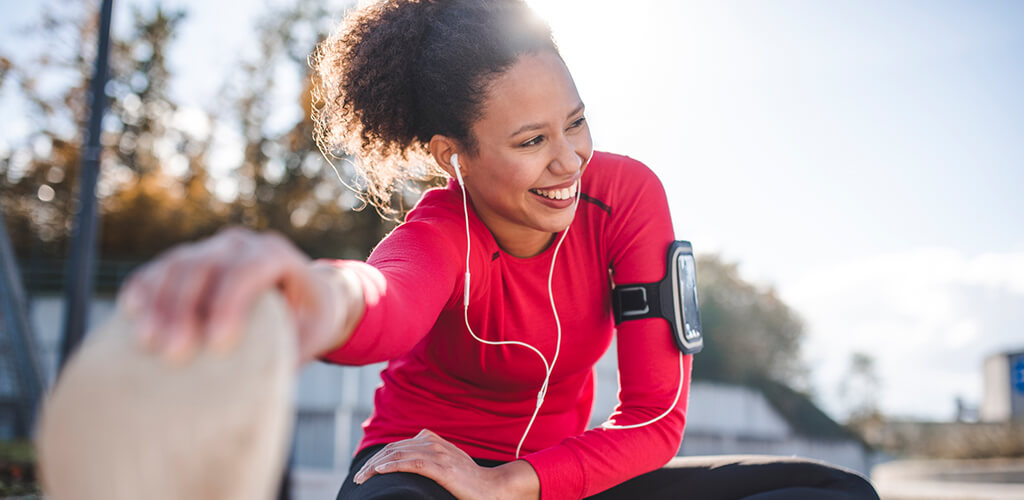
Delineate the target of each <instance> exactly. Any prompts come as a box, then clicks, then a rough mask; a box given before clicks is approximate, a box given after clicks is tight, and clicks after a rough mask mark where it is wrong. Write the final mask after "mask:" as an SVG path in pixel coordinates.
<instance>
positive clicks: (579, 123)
mask: <svg viewBox="0 0 1024 500" xmlns="http://www.w3.org/2000/svg"><path fill="white" fill-rule="evenodd" d="M585 121H587V117H585V116H581V117H580V119H579V120H576V121H574V122H572V124H571V125H569V128H580V127H582V126H583V122H585Z"/></svg>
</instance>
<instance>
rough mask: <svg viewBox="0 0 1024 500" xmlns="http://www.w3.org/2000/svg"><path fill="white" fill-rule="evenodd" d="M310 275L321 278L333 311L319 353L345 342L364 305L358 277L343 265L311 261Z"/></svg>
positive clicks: (357, 323) (319, 354) (353, 328)
mask: <svg viewBox="0 0 1024 500" xmlns="http://www.w3.org/2000/svg"><path fill="white" fill-rule="evenodd" d="M312 267H313V271H314V274H315V275H317V277H318V278H320V279H322V280H323V281H324V282H325V284H326V288H327V289H328V290H329V293H328V296H329V297H330V298H329V299H327V300H328V304H327V308H328V309H329V310H330V311H333V314H331V315H329V317H330V319H329V320H328V322H329V324H330V327H329V328H330V329H329V333H328V337H327V339H326V340H325V342H324V345H323V348H322V349H320V352H318V353H316V355H317V356H321V355H323V354H326V353H328V352H331V351H333V350H335V349H338V348H340V347H342V346H343V345H345V343H346V342H347V341H348V339H349V338H350V337H351V336H352V332H354V331H355V329H356V326H358V325H359V321H360V320H361V319H362V317H363V313H364V312H365V309H366V305H365V303H364V301H363V289H362V285H361V283H360V281H359V278H358V277H356V276H354V275H353V273H352V271H349V270H347V269H345V268H344V267H340V266H336V265H333V264H330V263H327V262H315V263H313V266H312Z"/></svg>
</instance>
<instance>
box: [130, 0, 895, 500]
mask: <svg viewBox="0 0 1024 500" xmlns="http://www.w3.org/2000/svg"><path fill="white" fill-rule="evenodd" d="M315 69H316V71H317V76H318V79H319V82H320V93H321V98H322V100H323V103H322V105H321V107H320V108H319V110H318V113H317V116H316V118H317V122H318V127H319V134H320V138H321V139H322V141H323V142H322V145H323V146H324V147H326V148H334V147H339V146H341V147H345V149H346V150H348V151H352V152H358V153H359V154H360V157H361V158H362V162H361V164H360V165H361V173H362V174H363V176H364V178H365V179H366V181H367V191H368V193H369V194H370V196H371V197H372V198H373V199H375V200H377V201H378V202H381V201H382V200H387V199H388V198H389V195H390V189H391V188H392V186H393V185H394V184H395V182H396V181H400V180H405V179H408V178H410V177H412V176H413V175H414V172H413V171H412V169H411V168H410V167H409V165H422V164H427V165H432V166H434V167H436V169H439V170H440V171H443V172H444V173H445V174H447V175H448V176H449V177H450V178H451V180H450V181H449V183H448V186H447V187H446V188H441V189H435V190H430V191H428V192H427V193H425V194H424V195H423V198H422V199H421V200H420V202H419V203H418V204H417V206H416V208H415V209H413V210H412V211H411V212H410V213H409V215H408V217H407V219H406V221H405V222H404V223H403V224H402V225H401V226H399V227H398V228H397V229H396V230H395V231H394V232H392V233H391V234H390V235H389V236H388V237H387V238H385V239H384V240H383V241H382V242H381V243H380V245H379V246H378V247H377V248H376V249H375V250H374V252H373V254H372V255H371V257H370V258H369V260H368V261H367V262H366V263H362V262H353V261H319V262H308V261H307V260H306V259H305V258H304V257H303V256H302V255H301V254H300V253H299V252H298V251H296V250H295V249H294V248H293V247H292V246H291V245H290V244H288V243H287V242H286V241H284V240H282V239H281V238H279V237H276V236H269V235H256V234H252V233H248V232H245V231H241V230H233V231H228V232H225V233H223V234H221V235H219V236H216V237H214V238H212V239H210V240H208V241H206V242H202V243H199V244H196V245H193V246H186V247H182V248H180V249H178V250H175V251H173V252H171V253H170V254H169V255H168V256H167V257H165V258H163V259H160V260H159V261H158V262H157V263H155V264H153V265H151V266H149V267H148V268H147V269H146V270H145V271H143V272H141V273H139V275H138V277H136V278H135V279H133V280H132V281H131V283H130V284H129V285H128V286H127V287H126V291H124V292H123V293H122V295H123V296H124V297H125V300H126V301H129V299H130V301H131V302H133V303H132V304H131V306H132V307H133V308H134V309H135V310H136V311H143V312H149V313H150V316H152V317H153V318H154V321H153V324H152V325H150V326H149V328H147V329H146V331H147V332H158V331H159V332H167V333H164V334H162V335H160V336H157V335H155V334H152V333H150V334H148V335H146V336H145V337H146V338H148V339H149V341H150V342H151V344H152V345H154V346H155V347H156V348H158V349H160V350H163V351H164V352H166V353H167V355H168V356H170V357H172V358H177V359H185V358H188V357H189V355H190V353H191V352H193V351H194V350H195V349H196V348H197V347H198V346H199V345H200V344H202V343H203V342H204V340H203V339H204V338H206V337H209V343H210V344H212V346H213V348H221V349H227V348H230V346H231V345H232V344H233V343H234V342H236V341H237V338H235V337H237V335H238V333H237V330H236V325H237V323H238V321H239V317H240V314H241V311H242V309H243V308H244V307H245V306H246V305H247V304H248V303H249V302H250V301H251V300H252V298H253V297H254V296H255V295H256V294H257V293H258V292H259V291H261V290H265V289H267V288H270V287H275V286H276V287H278V288H280V289H281V290H282V291H283V292H284V294H285V296H286V297H287V298H288V300H289V303H290V304H291V306H292V308H293V310H294V313H295V316H296V317H297V318H298V322H299V336H300V338H299V345H300V351H301V355H302V361H309V360H312V359H315V358H319V359H322V360H324V361H327V362H333V363H341V364H366V363H372V362H377V361H384V360H387V361H389V363H388V366H387V368H386V369H385V370H384V372H383V373H382V380H383V384H382V386H381V387H380V388H379V389H378V391H377V393H376V396H375V410H374V414H373V415H372V416H371V418H370V419H369V420H368V421H367V422H366V423H365V424H364V430H365V434H364V438H363V441H362V443H361V444H360V446H359V452H358V453H357V455H356V457H355V460H354V462H353V466H352V469H351V474H350V476H349V478H348V480H346V482H345V484H343V485H342V487H341V490H340V492H339V495H338V498H345V499H347V498H451V497H452V496H455V497H457V498H538V497H539V498H583V497H590V496H593V495H598V496H599V497H600V498H655V497H659V495H660V497H663V498H678V497H682V496H687V497H691V498H757V499H769V498H877V496H876V495H875V494H874V491H873V490H872V489H871V487H870V485H869V484H868V483H867V482H866V481H864V480H863V479H862V478H860V477H859V476H857V475H855V474H853V473H849V472H845V471H841V470H838V469H836V468H832V467H829V466H826V465H824V464H818V463H815V462H810V461H803V460H797V459H787V460H782V461H780V460H776V459H766V458H763V457H731V458H730V457H725V458H718V459H717V460H710V459H693V458H689V459H673V456H674V455H675V453H676V451H677V450H678V448H679V444H680V441H681V439H682V434H683V426H684V421H685V414H686V403H687V399H688V398H687V392H688V388H689V375H690V366H691V356H689V355H686V356H684V355H682V354H681V353H680V351H679V350H678V349H677V348H676V347H675V345H674V343H673V339H672V337H671V334H670V331H669V326H668V324H667V323H666V322H665V321H664V320H661V319H644V320H637V321H629V322H624V323H622V324H620V325H618V335H617V349H618V359H619V374H620V387H621V390H620V404H619V406H618V408H617V409H616V412H615V413H614V414H613V415H612V417H611V418H610V419H609V421H608V422H607V423H606V424H605V425H604V426H602V427H601V428H598V429H592V430H586V423H587V422H588V420H589V413H590V408H591V403H592V398H593V384H594V377H593V366H594V363H596V361H597V360H598V358H599V357H600V356H601V355H602V354H603V353H604V352H605V351H606V350H607V348H608V347H609V345H610V343H611V340H612V334H613V330H614V328H615V326H616V325H615V324H614V321H613V318H612V312H611V299H610V298H611V283H610V282H609V272H610V271H611V272H612V273H613V280H614V282H616V283H619V284H621V283H646V282H653V281H657V280H659V279H661V277H662V276H664V274H665V253H666V249H667V248H668V245H669V244H670V243H671V242H672V240H673V239H674V236H673V232H672V223H671V220H670V218H669V211H668V204H667V201H666V196H665V192H664V190H663V189H662V186H661V184H660V183H659V182H658V180H657V178H656V177H655V176H654V174H653V173H652V172H651V171H650V170H648V169H647V168H646V167H645V166H643V165H642V164H640V163H639V162H637V161H635V160H632V159H630V158H627V157H623V156H617V155H612V154H607V153H600V152H598V153H595V152H594V151H593V147H592V142H591V136H590V131H589V128H588V125H587V122H586V119H585V115H584V105H583V102H582V100H581V99H580V97H579V95H578V93H577V91H576V87H575V84H574V82H573V80H572V77H571V76H570V74H569V72H568V70H567V69H566V67H565V64H564V63H563V62H562V59H561V57H560V56H559V53H558V49H557V47H556V46H555V43H554V41H553V40H552V37H551V33H550V29H549V28H548V27H547V26H546V25H545V24H544V23H543V22H541V21H539V20H538V19H537V18H535V17H534V16H533V15H532V13H531V12H530V11H529V9H528V8H527V7H526V5H525V4H524V3H523V2H521V1H520V0H486V1H485V0H450V1H427V0H423V1H414V0H398V1H389V2H383V3H378V4H375V5H371V6H368V7H366V8H364V9H362V10H360V11H357V12H355V13H353V14H352V15H350V16H349V17H348V19H347V20H346V23H345V25H344V26H343V29H342V30H341V31H340V32H339V34H337V35H335V36H334V37H332V38H330V39H328V40H327V41H326V42H324V44H322V45H321V47H320V48H319V50H318V53H317V55H316V58H315ZM670 460H672V462H671V463H670V464H669V465H668V466H666V465H665V464H666V463H668V462H669V461H670ZM663 466H664V467H663Z"/></svg>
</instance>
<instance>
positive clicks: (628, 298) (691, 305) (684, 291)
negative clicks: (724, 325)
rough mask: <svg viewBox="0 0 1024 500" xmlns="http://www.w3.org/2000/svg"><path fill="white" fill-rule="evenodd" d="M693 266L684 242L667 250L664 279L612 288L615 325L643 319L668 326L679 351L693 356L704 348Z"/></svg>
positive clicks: (691, 253) (678, 242)
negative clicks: (664, 322)
mask: <svg viewBox="0 0 1024 500" xmlns="http://www.w3.org/2000/svg"><path fill="white" fill-rule="evenodd" d="M696 273H697V270H696V264H695V263H694V259H693V248H692V247H691V246H690V242H688V241H673V242H672V244H671V245H669V247H668V255H667V256H666V262H665V277H664V278H662V279H661V281H656V282H654V283H629V284H622V285H613V288H612V313H613V314H614V315H615V324H616V325H618V324H620V323H622V322H623V321H631V320H636V319H645V318H663V319H665V321H667V322H668V324H669V327H670V330H671V331H672V336H673V337H674V339H675V342H676V345H677V346H678V347H679V350H680V351H682V352H683V353H684V354H694V353H697V352H700V350H701V349H703V348H704V337H703V334H702V332H701V321H700V307H699V305H698V303H697V281H696Z"/></svg>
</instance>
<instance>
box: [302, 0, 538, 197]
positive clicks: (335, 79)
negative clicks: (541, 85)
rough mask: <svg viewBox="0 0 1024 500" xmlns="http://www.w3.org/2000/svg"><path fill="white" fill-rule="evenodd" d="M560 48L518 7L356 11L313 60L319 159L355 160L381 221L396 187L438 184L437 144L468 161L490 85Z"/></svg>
mask: <svg viewBox="0 0 1024 500" xmlns="http://www.w3.org/2000/svg"><path fill="white" fill-rule="evenodd" d="M541 51H551V52H553V53H555V54H558V48H557V45H556V44H555V41H554V39H553V37H552V35H551V28H550V27H549V26H548V25H547V24H546V23H545V22H543V21H541V20H540V19H539V18H538V17H536V16H535V15H534V13H533V12H532V11H531V10H530V8H529V7H528V6H527V5H526V3H525V2H524V1H522V0H387V1H381V2H378V3H375V4H372V5H369V6H367V7H365V8H363V9H360V10H356V11H353V12H352V13H350V14H349V15H348V16H347V17H346V18H345V21H343V23H342V25H341V29H340V30H339V31H337V32H336V33H334V34H333V35H331V36H330V37H328V38H327V39H326V40H324V41H323V42H322V43H321V44H320V45H319V46H318V47H317V49H316V51H315V52H314V53H313V55H312V56H311V60H310V64H311V66H312V68H313V70H314V77H313V78H314V106H313V120H314V123H315V124H316V127H315V132H314V133H315V137H316V140H317V144H318V146H319V147H320V149H321V151H322V152H323V153H324V154H325V155H327V156H333V154H334V152H336V151H344V152H346V153H349V154H355V155H357V156H358V157H359V160H357V161H356V163H355V166H356V170H357V172H358V173H359V174H360V176H361V177H362V180H363V184H364V185H363V186H362V187H361V188H362V190H363V192H362V193H361V195H362V196H363V199H364V200H365V201H368V202H370V203H371V204H373V205H375V206H376V207H377V208H378V211H382V213H385V212H391V210H390V203H389V202H390V200H391V196H392V193H393V191H394V189H395V187H396V186H397V185H399V184H401V183H402V182H406V181H410V180H415V179H425V178H429V177H433V176H442V175H444V173H443V172H441V171H440V169H439V168H438V167H437V166H436V165H435V164H434V163H433V162H432V161H431V160H430V158H429V150H428V145H429V143H430V139H431V138H432V137H433V136H434V135H435V134H440V135H444V136H447V137H450V138H453V139H455V140H457V141H458V142H459V143H460V144H461V145H462V146H463V147H464V148H466V149H467V150H468V151H469V152H471V153H472V152H475V150H476V149H475V148H476V146H477V144H476V141H475V139H474V137H473V135H472V133H471V128H472V124H473V122H474V121H475V120H476V119H478V118H479V117H480V115H481V112H482V111H481V108H482V106H483V104H484V103H483V101H484V98H485V94H486V91H487V85H488V84H489V82H490V81H492V80H493V78H495V77H496V76H498V75H500V74H501V73H503V72H504V71H506V70H507V69H508V68H510V67H511V66H512V65H513V64H514V63H515V61H516V60H517V58H518V57H519V56H521V55H523V54H530V53H538V52H541Z"/></svg>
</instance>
